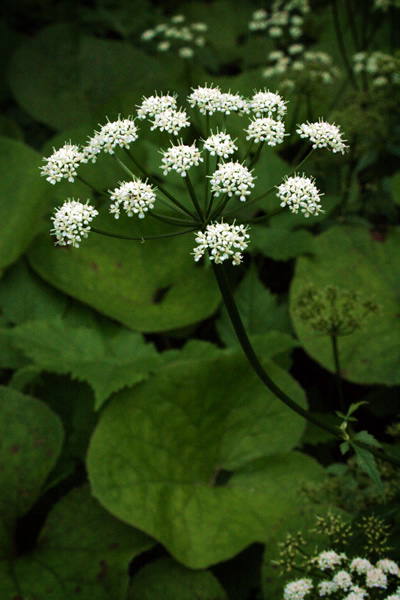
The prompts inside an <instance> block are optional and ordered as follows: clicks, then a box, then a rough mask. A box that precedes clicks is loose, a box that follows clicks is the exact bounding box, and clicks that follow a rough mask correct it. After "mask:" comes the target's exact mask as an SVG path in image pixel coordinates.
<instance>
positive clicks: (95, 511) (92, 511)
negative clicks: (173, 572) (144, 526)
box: [0, 486, 154, 600]
mask: <svg viewBox="0 0 400 600" xmlns="http://www.w3.org/2000/svg"><path fill="white" fill-rule="evenodd" d="M153 545H154V541H153V540H151V538H149V537H148V536H146V535H144V534H143V533H141V532H139V531H137V530H135V529H133V528H132V527H129V526H127V525H125V524H124V523H121V522H120V521H118V520H117V519H115V518H114V517H112V516H111V515H109V514H108V513H107V512H106V511H104V510H103V509H102V508H101V506H100V505H99V504H98V503H97V502H96V501H95V500H94V499H93V498H92V497H91V496H90V491H89V488H88V486H84V487H83V488H80V489H74V490H73V491H72V492H70V493H69V494H68V495H67V496H65V497H64V498H63V499H62V500H61V501H60V502H59V503H58V504H56V505H55V506H54V508H53V509H52V511H51V512H50V514H49V515H48V517H47V520H46V523H45V525H44V527H43V530H42V531H41V533H40V536H39V539H38V542H37V546H36V548H35V549H34V551H33V552H32V553H31V554H29V555H24V556H22V557H19V558H15V557H13V558H11V557H10V558H11V560H10V561H9V560H7V561H3V562H2V561H0V580H1V584H2V595H3V597H4V598H7V599H8V598H21V599H22V598H38V599H39V598H40V599H41V598H43V599H44V598H46V600H71V599H72V598H79V600H121V599H122V598H125V597H126V593H127V589H128V582H129V574H128V565H129V563H130V562H131V560H132V559H133V558H134V557H135V556H137V555H138V554H140V553H142V552H144V551H145V550H148V549H150V548H151V547H152V546H153Z"/></svg>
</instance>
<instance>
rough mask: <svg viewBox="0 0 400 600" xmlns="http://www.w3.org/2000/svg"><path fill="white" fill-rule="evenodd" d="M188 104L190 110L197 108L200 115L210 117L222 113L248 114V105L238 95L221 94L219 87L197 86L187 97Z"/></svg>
mask: <svg viewBox="0 0 400 600" xmlns="http://www.w3.org/2000/svg"><path fill="white" fill-rule="evenodd" d="M188 102H189V104H190V106H191V107H192V108H194V107H195V106H197V108H198V109H199V111H200V112H201V114H203V115H205V114H207V113H208V114H209V115H212V114H214V113H215V112H222V113H224V114H225V115H229V114H231V113H232V112H237V113H239V114H243V113H245V112H249V108H248V103H247V100H246V99H245V98H243V97H242V96H241V95H240V94H231V93H230V92H226V93H223V92H221V90H220V89H219V87H213V86H211V87H207V85H205V86H204V87H201V86H199V87H198V88H196V89H194V90H193V92H192V93H191V94H190V95H189V97H188Z"/></svg>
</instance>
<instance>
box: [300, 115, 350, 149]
mask: <svg viewBox="0 0 400 600" xmlns="http://www.w3.org/2000/svg"><path fill="white" fill-rule="evenodd" d="M297 133H298V134H299V135H300V137H301V138H309V139H310V141H311V142H312V144H313V148H328V150H332V152H341V153H342V154H344V153H345V151H346V150H347V146H346V144H345V143H344V141H343V140H342V134H341V133H340V131H339V127H336V125H331V124H330V123H325V121H318V122H317V123H308V122H307V123H302V125H299V128H298V129H297Z"/></svg>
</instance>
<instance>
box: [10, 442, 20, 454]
mask: <svg viewBox="0 0 400 600" xmlns="http://www.w3.org/2000/svg"><path fill="white" fill-rule="evenodd" d="M20 449H21V446H20V445H19V444H13V445H12V446H10V447H9V451H10V452H11V454H17V452H19V451H20Z"/></svg>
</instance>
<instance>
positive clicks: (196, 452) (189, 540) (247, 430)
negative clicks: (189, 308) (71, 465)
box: [87, 351, 320, 568]
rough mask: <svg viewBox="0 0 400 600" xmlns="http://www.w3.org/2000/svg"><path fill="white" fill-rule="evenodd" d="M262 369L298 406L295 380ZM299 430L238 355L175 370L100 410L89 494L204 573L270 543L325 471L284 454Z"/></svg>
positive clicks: (273, 368)
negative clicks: (302, 490) (300, 494)
mask: <svg viewBox="0 0 400 600" xmlns="http://www.w3.org/2000/svg"><path fill="white" fill-rule="evenodd" d="M263 362H265V361H263ZM265 366H266V368H267V370H268V373H269V374H270V376H271V377H272V379H273V380H274V381H275V382H276V383H277V384H278V385H279V386H280V387H281V388H283V389H284V390H285V391H286V393H287V394H289V395H290V396H291V397H293V398H295V399H296V400H297V401H298V402H299V403H300V404H301V405H303V406H304V396H303V394H302V391H301V389H300V388H299V387H298V385H297V384H296V383H295V382H294V380H292V379H291V378H290V376H289V375H287V374H286V373H285V372H284V371H282V370H281V369H279V368H278V367H276V366H274V365H273V364H272V363H267V364H266V365H265ZM303 429H304V422H303V421H302V420H301V419H300V418H299V417H298V416H297V415H296V414H294V413H293V412H291V411H290V410H289V409H287V407H285V406H284V405H282V403H280V402H279V401H278V400H277V399H276V398H275V397H274V396H273V395H272V394H271V393H270V392H269V391H268V390H267V389H266V388H265V387H264V386H263V385H262V384H261V383H260V382H259V380H258V379H257V377H256V376H255V375H254V374H253V372H252V371H251V370H250V368H249V366H248V365H247V363H246V362H245V359H244V358H243V357H242V355H241V353H240V352H239V351H237V353H236V354H235V353H233V352H230V353H229V354H228V355H227V356H222V357H220V358H214V359H213V360H198V361H195V360H193V361H190V360H188V361H182V362H176V363H175V364H172V365H169V366H166V367H164V368H162V369H160V371H159V373H158V374H157V375H156V376H154V377H153V378H152V379H151V380H148V381H146V382H143V383H141V384H139V385H138V386H135V388H133V389H130V390H123V391H122V392H120V393H118V394H117V395H115V396H114V397H113V398H112V399H111V401H110V402H109V404H108V405H107V406H106V407H105V409H104V411H103V413H102V415H101V417H100V421H99V424H98V426H97V428H96V430H95V432H94V434H93V437H92V440H91V443H90V446H89V452H88V460H87V466H88V472H89V479H90V482H91V486H92V491H93V494H94V495H95V497H96V498H98V500H99V501H100V502H101V504H102V505H103V506H104V507H106V508H107V509H108V510H109V511H110V512H111V513H112V514H114V515H115V516H117V517H119V518H120V519H122V520H123V521H126V522H127V523H130V524H131V525H133V526H135V527H138V528H140V529H142V530H143V531H145V532H146V533H148V534H149V535H151V536H153V537H155V538H156V539H157V540H158V541H160V542H161V543H162V544H163V545H165V546H166V548H167V549H168V551H169V552H170V553H171V554H172V555H173V556H174V557H175V558H176V559H177V560H179V561H180V562H182V563H183V564H185V565H186V566H189V567H192V568H204V567H206V566H208V565H210V564H214V563H216V562H219V561H221V560H225V559H227V558H229V557H232V556H233V555H235V554H236V553H237V552H239V551H240V550H242V549H243V548H245V547H246V546H247V545H249V544H251V543H252V542H255V541H263V540H264V539H265V538H266V537H268V532H269V531H270V528H271V527H273V526H274V524H275V523H276V522H277V521H278V520H279V518H280V516H281V515H282V514H283V513H284V512H285V511H287V510H290V504H291V503H292V502H293V501H294V498H295V495H296V493H297V489H298V485H299V484H300V482H301V481H303V480H304V479H307V478H311V479H313V478H314V477H318V476H319V475H320V470H319V468H318V467H317V466H316V465H315V463H314V462H313V461H312V460H310V459H308V458H307V457H304V456H302V455H297V454H295V453H289V452H288V451H289V450H290V449H291V448H293V446H294V445H295V444H296V442H297V441H298V440H299V438H300V436H301V434H302V431H303ZM264 457H266V458H264ZM255 459H259V460H258V461H256V462H255ZM232 471H235V473H234V475H233V476H232V477H231V478H229V480H228V482H227V483H226V484H225V485H219V484H218V483H219V482H222V481H223V480H224V479H225V480H226V476H227V475H228V473H229V472H232ZM221 532H223V535H221Z"/></svg>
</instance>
